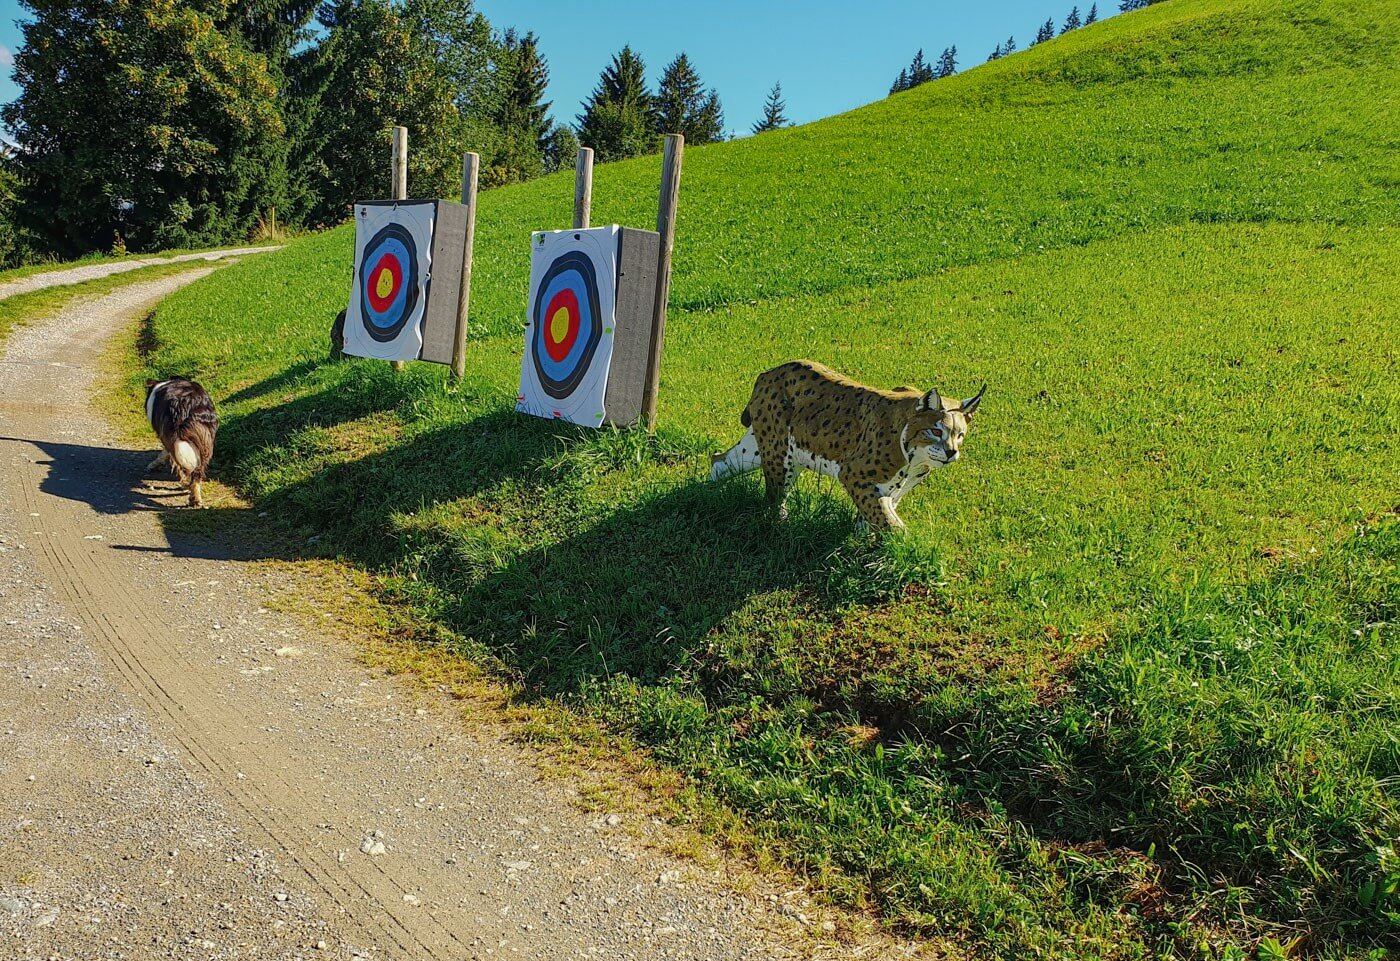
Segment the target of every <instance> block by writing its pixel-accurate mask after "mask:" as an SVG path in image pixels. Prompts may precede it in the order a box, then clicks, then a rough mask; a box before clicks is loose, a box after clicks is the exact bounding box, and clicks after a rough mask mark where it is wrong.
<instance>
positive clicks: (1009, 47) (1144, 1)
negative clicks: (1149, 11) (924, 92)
mask: <svg viewBox="0 0 1400 961" xmlns="http://www.w3.org/2000/svg"><path fill="white" fill-rule="evenodd" d="M1161 2H1162V0H1120V2H1119V4H1118V9H1119V10H1120V11H1124V12H1127V11H1130V10H1141V9H1142V8H1144V7H1150V6H1152V5H1153V4H1154V3H1161ZM1098 19H1099V5H1098V3H1097V2H1094V3H1092V4H1090V6H1089V10H1088V12H1087V13H1085V14H1083V15H1082V16H1081V14H1080V12H1079V7H1078V5H1075V6H1073V7H1071V8H1070V11H1069V14H1068V15H1067V16H1066V17H1065V19H1064V22H1063V23H1061V25H1060V29H1059V35H1060V36H1064V35H1065V34H1067V33H1069V32H1070V31H1071V30H1078V29H1079V28H1080V27H1087V26H1089V25H1090V24H1092V23H1096V22H1097V21H1098ZM1055 36H1056V31H1055V18H1054V17H1049V18H1047V19H1046V21H1045V22H1044V23H1042V24H1041V25H1040V27H1039V29H1037V30H1036V33H1035V39H1033V40H1032V41H1031V42H1030V46H1032V47H1034V46H1035V45H1036V44H1039V43H1044V42H1045V41H1047V40H1053V39H1054V38H1055ZM1016 50H1017V46H1016V37H1015V35H1014V34H1013V35H1012V36H1009V37H1007V38H1006V41H1005V42H1004V43H999V44H997V45H996V48H995V49H993V50H992V52H991V54H990V55H989V56H988V57H987V61H988V62H989V63H990V62H991V61H993V60H1000V59H1001V58H1002V57H1006V56H1009V55H1011V54H1013V53H1015V52H1016ZM957 58H958V48H957V47H956V46H953V47H945V48H944V49H943V53H942V54H940V55H939V57H938V62H937V63H936V64H931V63H929V62H927V61H926V60H925V59H924V52H923V50H919V51H918V52H917V53H915V54H914V59H913V61H912V62H910V64H909V66H907V67H905V68H903V69H902V70H900V71H899V75H898V76H897V77H895V80H894V83H893V84H891V85H890V93H892V94H895V93H899V92H900V91H902V90H910V89H913V88H914V87H917V86H920V85H922V84H925V83H928V82H929V81H930V80H939V79H942V78H943V77H951V76H952V75H953V74H955V73H957V71H958V59H957Z"/></svg>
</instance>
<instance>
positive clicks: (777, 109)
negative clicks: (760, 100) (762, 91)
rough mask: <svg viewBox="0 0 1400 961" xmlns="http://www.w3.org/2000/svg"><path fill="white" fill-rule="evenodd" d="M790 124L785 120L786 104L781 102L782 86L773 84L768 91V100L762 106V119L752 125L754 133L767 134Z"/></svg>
mask: <svg viewBox="0 0 1400 961" xmlns="http://www.w3.org/2000/svg"><path fill="white" fill-rule="evenodd" d="M790 123H791V121H790V120H788V118H787V103H786V102H784V100H783V85H782V84H781V83H775V84H773V89H772V90H770V91H768V100H767V101H766V102H765V103H764V104H763V118H762V119H761V120H759V121H758V123H756V124H754V125H753V132H754V133H767V132H768V131H769V130H777V129H778V128H780V127H786V126H788V125H789V124H790Z"/></svg>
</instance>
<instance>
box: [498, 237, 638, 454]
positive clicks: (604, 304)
mask: <svg viewBox="0 0 1400 961" xmlns="http://www.w3.org/2000/svg"><path fill="white" fill-rule="evenodd" d="M617 234H618V228H617V227H615V226H614V227H595V228H593V229H590V230H557V231H548V232H541V233H536V234H534V235H533V237H532V238H531V251H532V254H531V258H530V301H529V317H528V321H527V324H526V327H525V356H524V359H523V361H522V364H521V371H520V393H519V394H518V395H517V397H516V409H517V410H520V411H524V412H525V413H529V414H534V415H535V416H537V417H547V418H552V419H557V420H567V421H570V422H572V423H575V424H582V425H584V426H586V427H598V426H599V425H601V424H602V423H603V421H604V419H605V417H606V410H605V409H604V405H603V401H604V396H605V394H606V392H607V387H608V368H609V366H610V365H611V363H612V352H613V329H614V321H615V313H616V308H617Z"/></svg>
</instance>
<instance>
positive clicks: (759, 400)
mask: <svg viewBox="0 0 1400 961" xmlns="http://www.w3.org/2000/svg"><path fill="white" fill-rule="evenodd" d="M986 389H987V388H986V387H985V386H984V387H983V388H982V390H979V391H978V392H977V394H976V396H974V397H971V398H969V399H967V400H963V401H959V400H956V399H954V400H950V399H948V398H944V397H941V396H940V395H939V393H938V390H937V389H936V388H935V389H934V390H930V391H928V392H927V393H925V392H923V391H920V390H918V389H917V388H914V387H900V388H897V389H895V390H877V389H875V388H873V387H866V386H864V385H862V384H857V383H856V382H855V381H853V380H850V379H849V378H847V377H844V376H842V375H841V374H838V373H837V372H836V371H834V370H832V369H830V368H829V367H824V366H822V365H821V364H818V363H814V362H813V361H810V360H795V361H792V362H790V363H786V364H783V365H782V366H780V367H774V368H773V369H772V370H768V371H764V372H763V373H762V374H759V375H758V379H757V380H756V381H755V382H754V387H753V396H752V397H751V398H750V399H749V404H748V406H747V407H746V408H744V413H743V415H742V416H741V417H740V420H741V421H742V423H743V425H744V426H745V427H747V428H748V432H747V433H745V434H744V436H743V437H742V438H741V439H740V440H739V442H738V443H737V444H735V445H734V446H733V447H731V448H730V449H729V450H727V451H726V452H725V453H723V454H716V455H715V456H714V459H713V463H712V464H711V467H710V479H711V480H720V479H721V478H724V477H729V476H731V475H734V474H742V473H747V472H748V471H753V470H758V469H759V468H762V470H763V479H764V483H765V486H766V488H767V491H768V500H769V501H770V502H771V503H772V504H773V506H774V507H775V508H776V509H777V510H778V513H779V516H783V517H785V516H787V509H786V508H785V507H784V506H783V502H784V501H785V500H786V498H787V492H788V490H789V489H790V488H791V487H792V483H793V481H794V480H796V479H797V474H798V473H799V472H800V471H803V470H812V471H816V472H818V473H820V474H825V475H826V476H828V477H834V478H836V479H837V480H838V481H839V482H840V483H841V486H842V487H844V488H845V489H846V493H848V494H850V495H851V500H853V501H854V502H855V505H856V510H857V511H858V512H859V513H860V517H861V520H862V521H864V522H865V523H867V524H869V525H870V526H871V527H872V528H875V529H877V530H879V529H886V528H902V527H903V526H904V522H903V521H901V520H900V519H899V515H898V514H897V513H895V509H896V508H897V507H898V506H899V502H900V499H901V498H903V497H904V495H905V494H907V493H909V492H910V491H911V490H913V489H914V488H915V487H916V486H917V485H918V484H919V483H920V482H921V481H922V480H923V479H924V478H925V477H927V476H928V475H929V472H930V471H932V470H933V468H935V467H943V466H944V465H946V464H949V463H951V462H952V461H955V460H957V459H958V457H959V456H960V453H961V450H962V443H963V439H964V438H965V437H966V435H967V429H968V425H969V423H970V422H971V420H972V415H973V413H974V412H975V411H976V410H977V406H978V404H980V403H981V402H982V395H983V394H984V393H985V392H986Z"/></svg>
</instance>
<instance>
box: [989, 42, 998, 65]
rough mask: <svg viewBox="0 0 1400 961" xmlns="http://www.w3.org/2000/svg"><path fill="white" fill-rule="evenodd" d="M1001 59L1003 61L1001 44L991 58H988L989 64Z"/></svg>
mask: <svg viewBox="0 0 1400 961" xmlns="http://www.w3.org/2000/svg"><path fill="white" fill-rule="evenodd" d="M1000 59H1001V44H997V48H996V49H995V50H993V51H992V53H991V56H989V57H987V62H988V63H991V62H992V61H993V60H1000Z"/></svg>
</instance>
